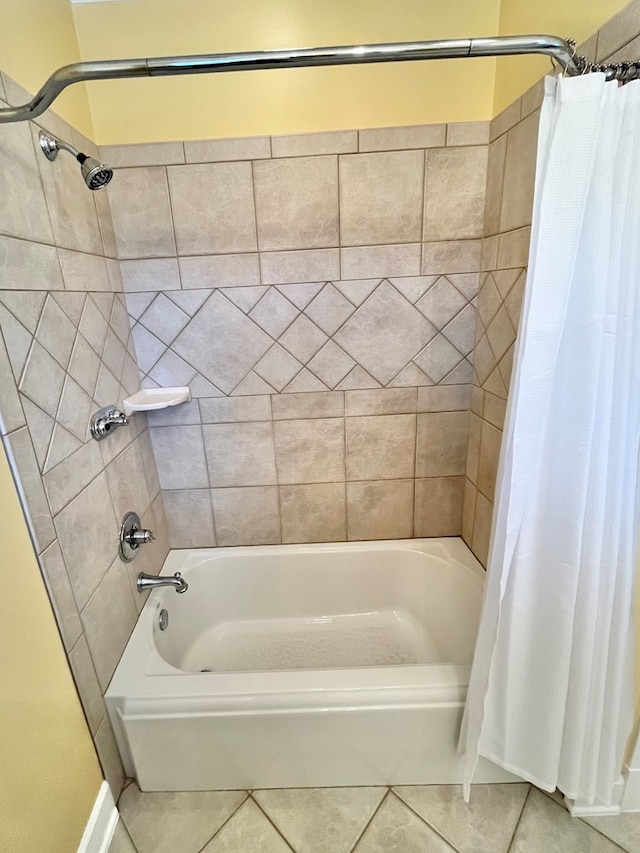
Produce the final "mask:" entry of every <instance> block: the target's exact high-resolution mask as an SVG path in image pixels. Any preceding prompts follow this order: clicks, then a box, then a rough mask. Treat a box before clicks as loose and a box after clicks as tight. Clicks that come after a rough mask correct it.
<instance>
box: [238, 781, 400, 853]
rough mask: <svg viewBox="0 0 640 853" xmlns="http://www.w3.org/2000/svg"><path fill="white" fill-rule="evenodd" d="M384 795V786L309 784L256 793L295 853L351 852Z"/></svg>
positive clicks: (259, 801) (254, 795)
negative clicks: (334, 786) (313, 785)
mask: <svg viewBox="0 0 640 853" xmlns="http://www.w3.org/2000/svg"><path fill="white" fill-rule="evenodd" d="M384 795H385V789H384V788H308V789H293V790H292V789H286V790H278V791H255V792H254V794H253V797H254V799H255V800H256V802H257V803H258V805H259V806H260V807H261V808H262V809H263V810H264V812H265V813H266V814H267V815H268V817H269V818H270V819H271V820H272V821H273V823H274V824H275V825H276V826H277V827H278V829H279V830H280V832H282V834H283V835H284V837H285V838H286V839H287V840H288V841H289V842H290V844H291V845H292V847H293V848H294V850H295V851H296V853H315V851H317V850H331V851H332V853H350V851H351V850H352V848H353V846H354V844H355V843H356V841H357V840H358V838H359V836H360V834H361V833H362V831H363V829H364V827H365V826H366V825H367V823H368V822H369V820H370V819H371V817H372V815H373V813H374V812H375V810H376V809H377V808H378V806H379V805H380V803H381V801H382V798H383V797H384Z"/></svg>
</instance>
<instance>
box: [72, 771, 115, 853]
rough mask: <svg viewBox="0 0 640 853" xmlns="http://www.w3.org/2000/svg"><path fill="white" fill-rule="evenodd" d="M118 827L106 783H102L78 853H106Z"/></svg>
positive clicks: (111, 797) (113, 803) (110, 794)
mask: <svg viewBox="0 0 640 853" xmlns="http://www.w3.org/2000/svg"><path fill="white" fill-rule="evenodd" d="M117 825H118V810H117V808H116V804H115V802H114V799H113V794H112V793H111V788H110V787H109V785H108V783H107V782H104V781H103V783H102V785H101V786H100V790H99V791H98V796H97V797H96V801H95V803H94V804H93V808H92V809H91V814H90V815H89V820H88V821H87V825H86V827H85V830H84V833H83V835H82V840H81V841H80V846H79V847H78V853H107V851H108V850H109V845H110V844H111V839H112V838H113V833H114V832H115V831H116V826H117Z"/></svg>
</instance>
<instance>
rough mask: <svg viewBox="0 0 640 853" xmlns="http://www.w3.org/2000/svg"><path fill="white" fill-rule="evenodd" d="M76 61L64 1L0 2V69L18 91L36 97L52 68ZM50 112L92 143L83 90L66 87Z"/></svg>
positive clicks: (73, 35) (77, 54) (68, 10)
mask: <svg viewBox="0 0 640 853" xmlns="http://www.w3.org/2000/svg"><path fill="white" fill-rule="evenodd" d="M79 59H80V51H79V48H78V41H77V38H76V31H75V26H74V23H73V15H72V12H71V4H70V3H69V0H0V68H1V69H2V71H6V73H7V74H8V75H9V76H10V77H12V78H13V79H14V80H15V81H16V82H18V83H20V85H21V86H24V87H25V88H26V89H28V90H29V91H30V92H36V91H37V90H38V89H39V88H40V86H41V85H42V84H43V83H44V81H45V80H46V79H47V77H48V76H49V75H50V74H51V73H52V72H53V71H55V70H56V68H59V67H60V66H61V65H68V64H69V63H71V62H78V61H79ZM54 110H55V111H56V112H57V113H58V114H59V115H61V116H62V117H63V118H64V119H66V120H67V121H68V122H70V123H71V124H72V125H73V126H74V127H76V128H77V129H78V130H80V131H82V132H83V133H84V134H86V135H87V136H89V137H90V138H92V137H93V125H92V122H91V113H90V110H89V101H88V98H87V90H86V87H85V86H84V85H83V84H78V85H75V86H71V87H69V89H67V91H66V92H65V93H64V94H63V95H61V96H60V98H58V99H57V101H56V103H55V107H54Z"/></svg>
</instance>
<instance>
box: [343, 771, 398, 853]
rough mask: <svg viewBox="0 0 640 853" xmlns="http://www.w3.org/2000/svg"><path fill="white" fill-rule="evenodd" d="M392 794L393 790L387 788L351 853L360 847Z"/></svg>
mask: <svg viewBox="0 0 640 853" xmlns="http://www.w3.org/2000/svg"><path fill="white" fill-rule="evenodd" d="M390 794H391V788H389V787H387V790H386V792H385V794H384V796H383V797H382V799H381V800H380V802H379V803H378V805H377V806H376V808H375V809H374V810H373V814H372V815H371V817H370V818H369V820H368V821H367V822H366V823H365V825H364V827H363V828H362V832H361V833H360V835H358V837H357V838H356V841H355V844H354V845H353V847H352V848H351V851H350V853H353V851H354V850H355V849H356V847H357V846H358V844H360V842H361V841H362V839H363V837H364V834H365V832H366V831H367V830H368V829H369V827H370V826H371V824H372V822H373V819H374V818H375V816H376V815H377V814H378V812H379V811H380V809H381V808H382V804H383V803H384V802H385V801H386V800H387V798H388V797H389V795H390Z"/></svg>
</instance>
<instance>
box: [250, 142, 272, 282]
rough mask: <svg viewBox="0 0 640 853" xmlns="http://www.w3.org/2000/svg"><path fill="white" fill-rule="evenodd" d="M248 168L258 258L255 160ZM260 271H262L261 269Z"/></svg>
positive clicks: (258, 231) (258, 234)
mask: <svg viewBox="0 0 640 853" xmlns="http://www.w3.org/2000/svg"><path fill="white" fill-rule="evenodd" d="M269 149H271V137H269ZM249 168H250V172H251V198H252V199H253V227H254V228H255V231H256V249H255V250H256V253H257V254H258V259H259V256H260V254H261V249H260V229H259V228H258V204H257V201H256V198H257V197H256V170H255V161H254V160H250V161H249ZM261 272H262V271H261ZM260 283H261V284H264V282H263V281H262V275H260Z"/></svg>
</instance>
